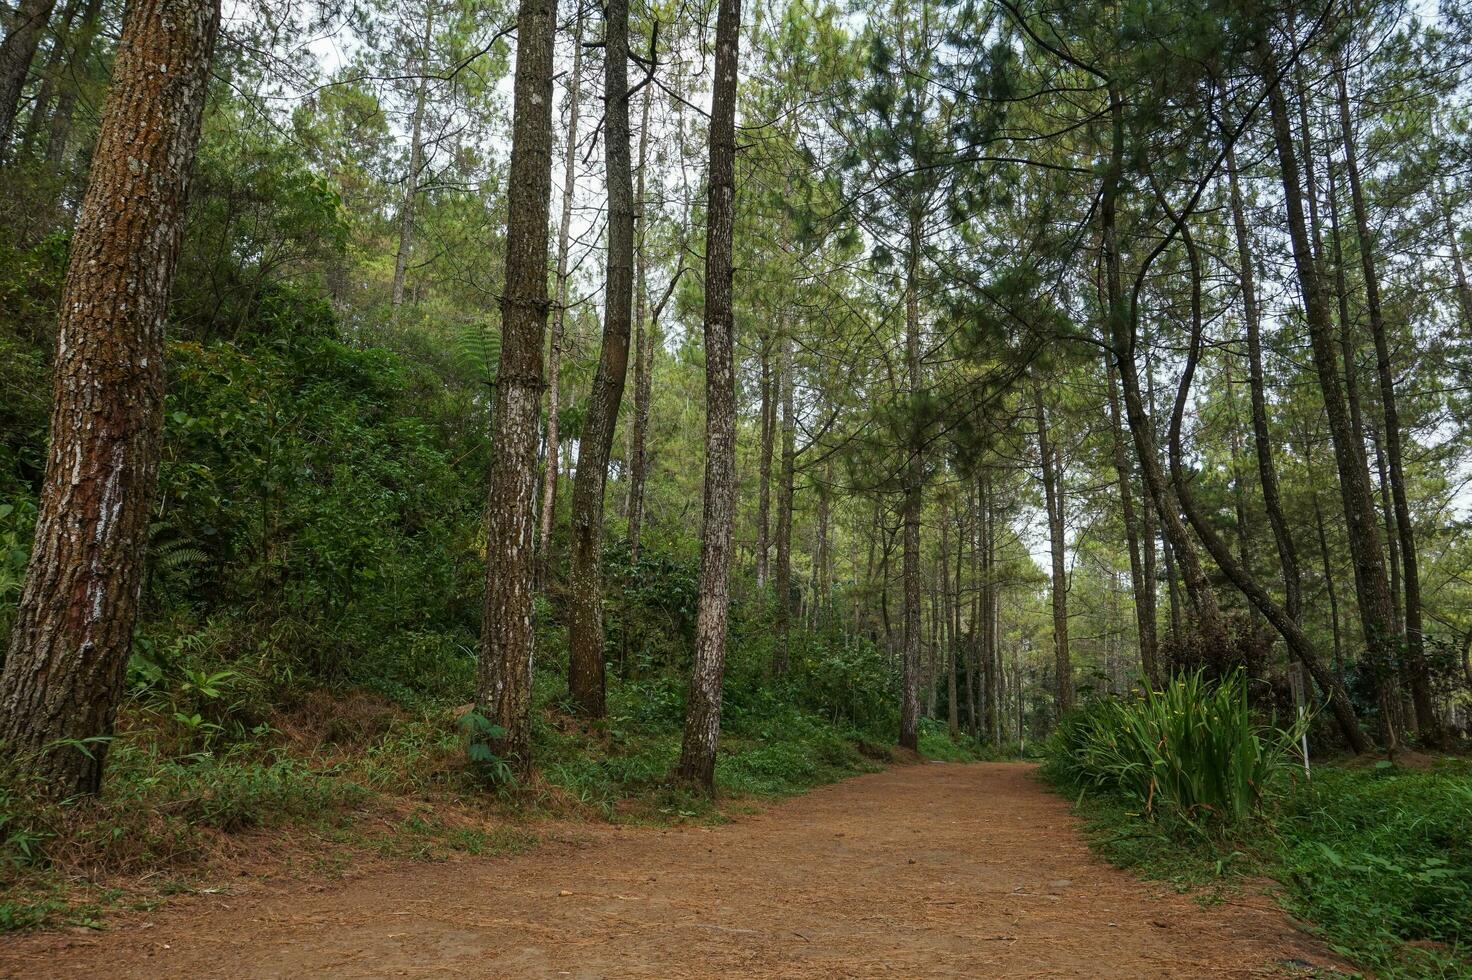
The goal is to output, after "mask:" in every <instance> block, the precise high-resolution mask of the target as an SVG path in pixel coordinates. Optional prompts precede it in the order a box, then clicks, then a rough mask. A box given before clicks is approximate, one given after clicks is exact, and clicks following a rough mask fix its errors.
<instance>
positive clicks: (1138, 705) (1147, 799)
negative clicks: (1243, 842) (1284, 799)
mask: <svg viewBox="0 0 1472 980" xmlns="http://www.w3.org/2000/svg"><path fill="white" fill-rule="evenodd" d="M1298 734H1299V727H1298V726H1296V725H1295V726H1293V727H1292V728H1290V729H1287V730H1283V729H1278V728H1274V727H1271V726H1264V725H1260V724H1258V723H1256V722H1255V721H1254V720H1253V717H1252V711H1251V708H1250V706H1249V705H1248V700H1247V690H1246V684H1245V682H1244V680H1243V678H1242V674H1241V673H1240V672H1236V673H1233V674H1231V675H1229V676H1228V677H1227V678H1226V679H1224V680H1222V681H1221V682H1220V683H1215V684H1213V683H1211V682H1209V681H1207V680H1206V678H1205V677H1204V676H1203V674H1201V673H1199V672H1198V673H1196V674H1191V675H1188V676H1184V677H1178V678H1176V679H1174V680H1172V681H1171V682H1170V683H1169V684H1168V685H1166V687H1165V688H1164V689H1163V690H1161V691H1158V692H1157V691H1147V692H1146V693H1145V694H1144V695H1143V696H1141V697H1138V698H1135V699H1131V700H1113V699H1111V700H1104V701H1099V702H1096V703H1094V704H1093V705H1091V706H1090V707H1088V708H1087V709H1085V710H1083V711H1081V712H1078V713H1075V714H1074V715H1072V716H1070V717H1069V718H1066V719H1065V720H1064V722H1063V724H1061V725H1060V726H1059V729H1058V731H1057V733H1055V735H1054V736H1053V738H1052V741H1051V742H1050V745H1049V752H1048V755H1049V764H1050V767H1051V768H1052V771H1053V773H1054V774H1055V775H1056V776H1061V777H1063V778H1064V779H1065V780H1066V781H1068V782H1070V783H1072V784H1073V785H1075V786H1078V787H1089V786H1093V787H1099V788H1104V789H1107V790H1111V791H1115V792H1118V793H1120V794H1122V795H1123V796H1125V797H1126V798H1127V799H1129V800H1130V801H1132V802H1133V803H1134V804H1136V805H1138V806H1139V807H1140V808H1141V810H1142V811H1143V812H1144V813H1145V814H1146V815H1147V816H1149V817H1151V818H1156V817H1164V818H1166V819H1170V820H1176V821H1180V822H1181V823H1183V824H1184V825H1186V826H1190V827H1197V828H1202V827H1206V826H1208V825H1216V826H1220V825H1224V824H1232V823H1236V822H1239V821H1241V820H1243V819H1245V818H1246V817H1248V816H1249V815H1251V814H1252V813H1254V812H1256V811H1257V810H1258V808H1259V807H1260V806H1261V804H1262V802H1263V800H1264V798H1265V797H1266V796H1267V794H1268V793H1269V792H1271V791H1272V790H1273V788H1274V787H1275V785H1276V784H1278V783H1279V782H1280V781H1281V780H1282V779H1283V778H1284V777H1285V775H1286V774H1287V772H1288V771H1289V770H1290V768H1291V765H1292V762H1291V757H1290V755H1289V753H1290V751H1291V746H1292V744H1293V743H1294V741H1295V740H1296V739H1297V737H1298Z"/></svg>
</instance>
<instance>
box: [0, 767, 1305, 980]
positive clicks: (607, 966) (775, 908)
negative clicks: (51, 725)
mask: <svg viewBox="0 0 1472 980" xmlns="http://www.w3.org/2000/svg"><path fill="white" fill-rule="evenodd" d="M575 833H576V834H577V835H578V836H579V837H580V838H581V839H580V840H577V841H563V842H561V843H556V842H554V843H551V844H548V845H546V846H543V847H541V848H538V849H537V850H535V851H533V852H531V853H529V854H525V855H522V856H520V857H515V858H504V859H467V860H465V861H460V862H454V863H448V864H436V865H423V864H419V865H414V866H407V867H404V868H402V869H401V870H398V871H396V872H393V873H390V874H378V875H374V876H371V877H365V878H361V879H358V880H355V881H350V882H346V883H343V884H342V885H340V886H333V887H331V888H329V889H326V890H321V891H311V892H303V891H302V890H301V889H300V887H298V888H297V889H296V890H294V891H293V892H291V893H286V894H282V893H274V894H272V893H264V894H255V895H252V894H246V895H243V896H214V897H209V898H200V899H197V900H190V901H188V902H186V903H183V904H181V905H178V906H173V907H170V908H168V909H166V910H163V911H159V912H156V913H153V914H151V915H148V916H141V915H140V916H137V917H134V918H131V919H126V920H123V921H122V922H120V923H119V924H118V925H117V926H116V927H115V928H113V929H112V930H110V931H108V932H105V933H97V934H90V935H86V936H79V935H76V934H73V933H65V934H55V933H52V934H45V935H36V936H27V937H22V938H16V937H11V938H10V939H8V940H5V939H0V975H3V976H15V977H21V976H24V977H38V978H39V977H86V978H89V980H96V978H134V977H148V978H156V977H189V978H199V977H231V978H234V977H291V978H307V977H380V976H384V977H388V976H412V977H419V976H455V977H508V978H520V977H590V978H591V977H660V978H688V977H722V978H736V977H881V976H883V977H899V978H906V977H1106V976H1107V977H1147V976H1148V977H1166V976H1170V977H1248V976H1272V975H1279V974H1282V973H1284V972H1285V971H1286V969H1287V968H1288V967H1295V966H1296V967H1304V966H1306V965H1307V964H1310V963H1312V964H1317V965H1320V966H1325V965H1328V964H1331V963H1332V962H1333V961H1332V959H1331V958H1330V957H1328V956H1326V955H1325V954H1324V953H1323V952H1322V950H1321V949H1319V948H1318V947H1317V946H1316V945H1315V944H1314V943H1313V942H1312V941H1311V940H1310V939H1308V937H1306V936H1304V935H1302V934H1300V933H1298V932H1295V931H1294V929H1293V928H1292V926H1291V925H1290V924H1289V923H1288V921H1287V919H1286V918H1285V917H1284V916H1283V914H1282V913H1281V912H1279V911H1277V910H1276V909H1275V908H1273V907H1272V906H1271V904H1270V903H1269V902H1268V901H1267V900H1265V899H1255V900H1252V899H1246V898H1244V899H1241V900H1238V901H1234V902H1232V903H1228V904H1223V905H1218V906H1216V907H1213V908H1202V907H1201V906H1199V905H1198V904H1197V903H1196V902H1195V901H1193V900H1192V899H1191V898H1190V897H1187V896H1181V895H1177V894H1175V893H1174V892H1173V891H1171V890H1170V889H1168V888H1165V887H1163V886H1160V885H1154V884H1149V883H1141V882H1139V881H1137V880H1135V879H1134V878H1133V877H1131V876H1130V875H1128V874H1126V873H1124V872H1120V871H1116V870H1113V869H1111V868H1109V867H1107V866H1105V865H1104V864H1103V863H1101V862H1100V861H1098V860H1097V859H1095V858H1093V857H1092V856H1090V854H1089V852H1088V849H1087V847H1086V846H1085V844H1084V842H1083V840H1082V839H1081V837H1080V835H1079V833H1078V830H1077V826H1076V823H1075V821H1074V819H1073V818H1072V817H1071V816H1070V815H1069V813H1068V807H1067V805H1066V804H1065V803H1064V802H1063V801H1062V800H1060V799H1058V798H1057V797H1056V796H1053V795H1051V794H1050V793H1048V792H1046V791H1045V790H1044V789H1043V788H1042V787H1041V786H1039V785H1038V783H1037V782H1036V781H1035V779H1034V778H1033V776H1032V773H1031V770H1030V767H1028V766H1024V765H1014V764H982V765H970V766H960V765H942V764H931V765H916V766H907V767H900V768H894V769H890V770H888V771H887V772H883V773H879V774H876V775H872V776H864V777H860V778H858V779H852V780H849V781H848V782H845V783H841V784H838V785H836V786H830V787H827V788H824V789H820V790H817V791H815V792H813V793H811V794H809V795H807V796H803V797H799V798H796V799H792V800H789V801H786V802H783V803H780V804H777V805H775V806H772V807H770V808H768V809H766V810H764V811H763V812H762V813H760V814H759V815H756V816H752V817H749V818H744V819H741V820H739V821H738V822H736V823H734V824H730V825H727V826H721V827H711V828H702V827H694V828H678V829H665V830H661V829H652V828H622V829H620V828H618V827H612V826H603V825H596V826H590V827H579V828H577V829H576V831H575ZM564 836H565V835H564Z"/></svg>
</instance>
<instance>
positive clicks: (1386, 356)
mask: <svg viewBox="0 0 1472 980" xmlns="http://www.w3.org/2000/svg"><path fill="white" fill-rule="evenodd" d="M1334 67H1335V72H1334V76H1335V80H1336V82H1337V84H1338V89H1339V126H1340V131H1341V135H1342V136H1343V140H1344V165H1345V169H1346V171H1348V175H1349V197H1350V203H1351V205H1352V207H1353V211H1354V223H1355V230H1356V232H1357V234H1358V237H1359V245H1360V249H1359V251H1360V270H1361V271H1362V272H1363V273H1364V278H1365V310H1366V312H1367V313H1368V314H1369V318H1370V335H1371V337H1373V338H1374V341H1375V375H1376V377H1377V378H1378V380H1379V382H1380V405H1381V409H1382V411H1383V412H1384V414H1385V447H1384V448H1385V455H1386V456H1387V457H1388V461H1389V463H1390V494H1391V499H1392V500H1393V501H1394V505H1395V534H1396V536H1397V537H1398V538H1399V541H1400V556H1401V561H1402V563H1403V566H1404V574H1405V581H1404V589H1405V636H1406V665H1405V667H1406V674H1407V675H1408V678H1407V679H1408V680H1409V681H1410V687H1411V697H1412V698H1413V700H1414V702H1415V706H1416V723H1417V734H1418V735H1419V736H1420V738H1421V742H1422V744H1425V745H1433V746H1434V745H1439V744H1440V743H1441V741H1442V734H1441V726H1440V724H1439V723H1438V722H1437V716H1436V704H1435V702H1434V701H1433V700H1432V695H1431V681H1430V676H1429V672H1428V670H1427V667H1426V639H1425V635H1424V633H1423V627H1422V621H1421V571H1420V559H1419V556H1418V555H1417V552H1416V531H1415V526H1414V524H1413V523H1412V521H1411V506H1410V500H1409V497H1408V496H1407V494H1406V477H1405V451H1404V449H1403V447H1402V445H1401V424H1400V410H1399V408H1398V407H1397V399H1396V391H1395V373H1394V370H1393V368H1392V366H1391V362H1390V341H1389V338H1388V337H1387V330H1386V327H1385V315H1384V313H1383V312H1382V309H1381V305H1380V273H1379V269H1378V268H1377V264H1376V257H1375V241H1374V237H1373V233H1372V231H1371V228H1370V217H1369V209H1368V207H1367V206H1366V204H1365V194H1364V188H1363V187H1362V186H1361V183H1360V166H1359V157H1358V154H1357V151H1356V148H1355V141H1354V128H1353V123H1352V121H1351V117H1350V111H1349V88H1348V86H1347V85H1346V82H1345V71H1344V65H1343V64H1342V63H1340V62H1339V61H1338V60H1337V58H1336V63H1335V66H1334Z"/></svg>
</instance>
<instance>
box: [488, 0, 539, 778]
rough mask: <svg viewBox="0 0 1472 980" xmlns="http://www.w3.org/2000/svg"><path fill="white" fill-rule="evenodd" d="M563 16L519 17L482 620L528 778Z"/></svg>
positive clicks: (512, 749)
mask: <svg viewBox="0 0 1472 980" xmlns="http://www.w3.org/2000/svg"><path fill="white" fill-rule="evenodd" d="M554 10H555V7H554V5H553V3H552V0H519V5H518V9H517V18H516V76H515V81H514V84H513V95H512V129H511V168H510V173H509V175H508V180H507V207H506V214H507V220H506V279H505V282H506V285H505V291H504V293H503V294H502V297H501V359H500V366H499V369H498V370H497V374H496V403H495V409H494V414H493V417H492V425H491V445H492V447H493V448H494V452H493V454H492V456H491V466H490V475H489V479H488V481H487V482H488V492H487V497H486V586H485V616H484V620H483V623H482V626H481V650H480V658H479V662H478V663H477V665H476V706H477V708H478V710H479V713H480V714H481V716H482V717H484V718H485V719H486V720H487V721H489V722H491V723H492V724H495V725H497V726H499V727H500V728H501V729H503V730H504V733H503V734H502V735H500V736H499V737H498V738H495V739H491V740H489V741H490V743H491V748H492V751H494V752H496V754H497V755H498V756H500V757H501V758H502V759H504V760H505V761H506V762H507V763H508V765H510V766H511V767H512V768H513V770H514V771H516V772H518V773H519V774H521V775H523V776H525V775H528V774H529V773H530V772H531V767H532V747H531V694H532V654H533V650H534V636H535V634H534V632H533V629H532V594H533V588H534V581H533V580H534V574H535V567H534V566H535V562H534V556H533V551H532V525H533V500H534V497H535V494H536V461H537V428H538V426H537V421H538V419H537V416H538V415H539V414H540V408H541V406H540V402H541V389H542V344H543V342H544V341H545V339H546V338H545V336H544V335H545V332H546V329H547V308H548V306H549V305H550V304H549V303H548V299H547V221H548V218H549V212H550V210H551V198H552V41H553V36H554V34H555V31H556V18H555V17H554V16H553V14H554ZM551 462H552V460H550V459H549V463H551Z"/></svg>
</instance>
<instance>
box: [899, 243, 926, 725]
mask: <svg viewBox="0 0 1472 980" xmlns="http://www.w3.org/2000/svg"><path fill="white" fill-rule="evenodd" d="M919 279H920V219H919V217H918V216H916V215H912V216H911V218H910V234H909V250H908V256H907V259H906V265H905V376H906V383H907V386H908V394H909V397H910V400H911V402H912V403H913V402H914V400H915V399H916V398H917V397H918V396H919V394H920V282H919ZM913 422H914V420H912V424H913ZM905 449H906V458H905V472H904V486H905V499H904V513H903V519H904V569H903V571H904V589H905V603H904V614H905V616H904V620H905V630H904V651H903V655H902V658H901V662H900V685H901V686H900V747H901V748H906V749H914V750H918V749H919V747H920V509H921V506H922V504H923V502H924V492H925V489H924V485H923V482H922V469H921V459H920V453H921V447H920V446H919V445H917V444H914V443H913V442H912V444H911V445H909V446H907V447H905Z"/></svg>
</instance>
